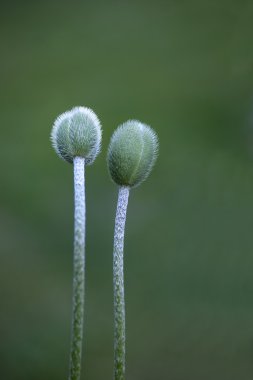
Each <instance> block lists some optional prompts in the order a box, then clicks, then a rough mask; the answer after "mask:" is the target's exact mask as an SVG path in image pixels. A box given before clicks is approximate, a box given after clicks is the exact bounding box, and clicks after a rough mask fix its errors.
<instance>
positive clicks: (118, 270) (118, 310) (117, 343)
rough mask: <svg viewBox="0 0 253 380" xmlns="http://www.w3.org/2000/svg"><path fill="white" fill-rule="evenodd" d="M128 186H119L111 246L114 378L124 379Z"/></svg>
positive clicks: (117, 379) (115, 379)
mask: <svg viewBox="0 0 253 380" xmlns="http://www.w3.org/2000/svg"><path fill="white" fill-rule="evenodd" d="M128 197H129V188H128V187H120V188H119V196H118V205H117V212H116V219H115V230H114V247H113V291H114V380H124V379H125V351H126V349H125V340H126V336H125V297H124V257H123V255H124V233H125V224H126V213H127V204H128Z"/></svg>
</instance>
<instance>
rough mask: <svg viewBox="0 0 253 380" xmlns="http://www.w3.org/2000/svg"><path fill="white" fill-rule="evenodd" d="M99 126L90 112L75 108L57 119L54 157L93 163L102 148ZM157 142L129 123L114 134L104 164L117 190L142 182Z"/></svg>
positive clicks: (149, 132) (139, 126) (149, 133)
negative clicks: (79, 158) (55, 154)
mask: <svg viewBox="0 0 253 380" xmlns="http://www.w3.org/2000/svg"><path fill="white" fill-rule="evenodd" d="M101 138H102V132H101V124H100V121H99V119H98V117H97V116H96V114H95V113H94V112H93V111H92V110H91V109H89V108H84V107H75V108H73V109H72V110H70V111H67V112H65V113H63V114H62V115H60V116H59V117H58V118H57V119H56V121H55V123H54V126H53V130H52V134H51V139H52V143H53V147H54V148H55V150H56V153H57V154H58V155H59V156H60V157H61V158H62V159H64V160H66V161H67V162H70V163H72V162H73V159H74V157H83V158H84V159H85V164H86V165H90V164H92V163H93V161H94V160H95V158H96V157H97V155H98V153H99V152H100V148H101ZM157 147H158V141H157V136H156V134H155V132H154V131H153V130H152V129H151V128H150V127H149V126H147V125H145V124H143V123H141V122H139V121H136V120H129V121H127V122H125V123H123V124H122V125H121V126H119V127H118V128H117V130H116V131H115V132H114V134H113V136H112V138H111V142H110V145H109V149H108V155H107V161H108V167H109V171H110V174H111V177H112V179H113V181H114V182H115V183H116V184H117V185H119V186H127V187H135V186H138V185H139V184H140V183H141V182H142V181H144V180H145V179H146V178H147V177H148V175H149V173H150V171H151V169H152V167H153V165H154V163H155V160H156V156H157Z"/></svg>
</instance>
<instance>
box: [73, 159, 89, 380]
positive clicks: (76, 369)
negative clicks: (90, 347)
mask: <svg viewBox="0 0 253 380" xmlns="http://www.w3.org/2000/svg"><path fill="white" fill-rule="evenodd" d="M73 164H74V207H75V214H74V269H73V272H74V273H73V306H72V307H73V309H72V330H71V351H70V370H69V380H79V379H80V373H81V358H82V340H83V315H84V279H85V277H84V272H85V159H84V158H82V157H75V158H74V160H73Z"/></svg>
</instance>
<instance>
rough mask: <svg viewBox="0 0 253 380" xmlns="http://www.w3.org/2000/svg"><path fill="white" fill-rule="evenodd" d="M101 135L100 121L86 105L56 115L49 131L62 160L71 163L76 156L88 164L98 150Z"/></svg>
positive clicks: (91, 161)
mask: <svg viewBox="0 0 253 380" xmlns="http://www.w3.org/2000/svg"><path fill="white" fill-rule="evenodd" d="M101 137H102V132H101V125H100V121H99V119H98V117H97V116H96V114H95V113H94V112H93V111H92V110H91V109H90V108H86V107H75V108H72V109H71V110H70V111H67V112H64V113H63V114H61V115H60V116H58V117H57V119H56V120H55V122H54V125H53V129H52V132H51V141H52V145H53V147H54V149H55V151H56V153H57V154H58V155H59V156H60V157H61V158H62V159H63V160H65V161H67V162H70V163H72V162H73V158H74V157H77V156H78V157H83V158H85V164H88V165H89V164H92V163H93V161H94V160H95V158H96V157H97V155H98V153H99V151H100V145H101Z"/></svg>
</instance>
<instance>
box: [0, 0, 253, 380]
mask: <svg viewBox="0 0 253 380" xmlns="http://www.w3.org/2000/svg"><path fill="white" fill-rule="evenodd" d="M252 19H253V3H252V1H251V0H241V1H239V0H230V1H228V0H212V1H211V0H191V1H189V0H188V1H186V0H177V1H175V0H169V1H161V0H157V1H144V0H143V1H142V0H136V1H134V0H131V1H127V0H121V1H120V0H111V1H91V0H89V1H88V0H87V1H72V2H71V1H66V0H63V1H49V0H47V1H41V2H39V1H33V2H29V1H22V2H21V1H20V2H19V1H10V2H1V12H0V46H1V59H0V73H1V74H0V88H1V91H0V155H1V186H0V192H1V193H0V195H1V197H0V203H1V208H0V224H1V226H0V228H1V234H0V235H1V242H0V253H1V254H0V284H1V285H0V304H1V307H0V378H1V379H5V380H23V379H24V380H34V379H36V380H42V379H43V380H44V379H47V380H58V379H59V380H60V379H66V378H67V372H68V355H69V340H70V336H69V335H70V313H71V290H72V289H71V288H72V282H71V276H72V238H73V215H72V213H73V188H72V167H71V166H70V165H68V164H66V163H64V162H63V161H61V160H60V159H58V158H57V156H56V155H55V153H54V151H53V149H52V148H51V144H50V141H49V134H50V131H51V126H52V123H53V121H54V119H55V118H56V116H57V115H58V114H59V113H61V112H64V111H65V110H67V109H69V108H71V107H72V106H75V105H86V106H89V107H91V108H92V109H94V111H95V112H96V113H97V114H98V116H99V117H100V119H101V121H102V124H103V150H102V153H101V154H100V156H99V157H98V158H97V160H96V162H95V164H94V165H93V166H92V167H89V168H87V202H88V204H87V208H88V210H87V218H88V220H87V266H86V268H87V277H86V320H85V322H86V324H85V346H84V355H83V376H82V378H83V379H90V380H98V379H100V380H101V379H111V378H112V372H113V371H112V368H113V350H112V347H113V340H112V336H113V318H112V317H113V316H112V237H113V225H114V215H115V208H116V199H117V188H116V186H115V185H114V184H113V183H112V182H111V181H110V178H109V176H108V173H107V168H106V161H105V158H106V149H107V146H108V142H109V139H110V136H111V134H112V132H113V130H114V129H115V128H116V126H117V125H118V124H119V123H122V122H123V121H125V120H127V119H129V118H137V119H140V120H142V121H144V122H146V123H148V124H150V125H151V126H152V127H153V128H154V129H155V130H156V131H157V133H158V135H159V138H160V155H159V159H158V161H157V165H156V167H155V169H154V171H153V173H152V175H151V176H150V178H149V179H148V181H147V182H146V183H144V184H143V185H142V186H141V187H140V188H138V189H135V190H133V191H132V192H131V195H130V204H129V213H128V221H127V234H126V249H125V269H126V271H125V277H126V302H127V305H126V308H127V310H126V311H127V379H129V380H130V379H132V380H134V379H143V380H144V379H145V380H153V379H158V380H160V379H168V380H169V379H173V380H191V379H194V380H200V379H201V380H203V379H205V380H209V379H210V380H214V379H215V380H217V379H218V380H219V379H222V380H226V379H229V380H233V379H235V380H238V379H240V380H249V379H252V378H253V274H252V273H253V251H252V247H253V107H252V106H253V47H252V46H253V45H252V41H253V24H252Z"/></svg>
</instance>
